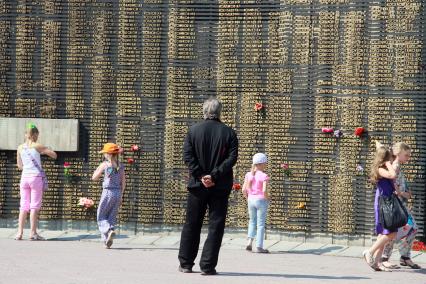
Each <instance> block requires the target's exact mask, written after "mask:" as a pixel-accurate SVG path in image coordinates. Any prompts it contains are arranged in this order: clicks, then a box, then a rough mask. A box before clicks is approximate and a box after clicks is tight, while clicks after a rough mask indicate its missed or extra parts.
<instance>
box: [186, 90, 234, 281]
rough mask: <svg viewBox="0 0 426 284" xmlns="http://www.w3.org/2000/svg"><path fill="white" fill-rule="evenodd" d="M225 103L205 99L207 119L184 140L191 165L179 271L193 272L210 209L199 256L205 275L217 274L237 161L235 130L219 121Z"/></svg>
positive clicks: (196, 125)
mask: <svg viewBox="0 0 426 284" xmlns="http://www.w3.org/2000/svg"><path fill="white" fill-rule="evenodd" d="M221 110H222V104H221V103H220V102H219V101H218V100H217V99H213V98H212V99H208V100H207V101H205V102H204V105H203V113H204V121H202V122H200V123H197V124H195V125H193V126H192V127H190V129H189V131H188V134H187V136H186V139H185V143H184V151H183V159H184V161H185V164H186V165H187V166H188V168H189V181H188V186H187V188H188V200H187V208H186V221H185V224H184V226H183V229H182V235H181V240H180V249H179V262H180V266H179V271H181V272H185V273H189V272H192V266H193V265H194V260H195V258H196V257H197V252H198V247H199V245H200V233H201V227H202V225H203V219H204V215H205V213H206V210H207V208H208V209H209V230H208V236H207V239H206V242H205V243H204V247H203V252H202V254H201V259H200V268H201V271H202V274H203V275H214V274H216V269H215V268H216V265H217V260H218V256H219V250H220V246H221V244H222V237H223V232H224V229H225V220H226V213H227V210H228V197H229V194H230V192H231V189H232V184H233V172H232V167H233V166H234V165H235V163H236V162H237V157H238V139H237V135H236V133H235V131H234V130H233V129H232V128H230V127H228V126H226V125H225V124H223V123H222V122H221V121H220V112H221Z"/></svg>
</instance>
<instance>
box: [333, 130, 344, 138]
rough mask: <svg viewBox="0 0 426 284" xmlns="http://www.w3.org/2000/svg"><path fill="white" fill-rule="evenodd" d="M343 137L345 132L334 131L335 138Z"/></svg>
mask: <svg viewBox="0 0 426 284" xmlns="http://www.w3.org/2000/svg"><path fill="white" fill-rule="evenodd" d="M342 136H343V131H342V130H340V129H338V130H335V131H334V137H336V138H340V137H342Z"/></svg>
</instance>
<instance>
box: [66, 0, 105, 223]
mask: <svg viewBox="0 0 426 284" xmlns="http://www.w3.org/2000/svg"><path fill="white" fill-rule="evenodd" d="M67 4H68V11H67V12H68V13H67V17H68V22H67V25H66V26H67V31H68V32H67V39H68V40H67V46H66V60H67V68H66V73H65V71H64V73H62V74H66V75H65V76H66V77H65V80H66V97H65V102H66V112H65V113H66V117H67V118H74V119H79V121H80V123H82V125H84V127H88V126H89V127H90V124H89V123H90V117H89V114H88V110H87V109H86V106H88V105H89V104H87V105H86V104H85V101H87V102H89V100H90V95H89V92H86V91H85V90H87V89H88V88H89V87H90V86H89V82H90V77H89V76H88V74H90V73H89V70H88V69H87V66H86V63H87V59H88V58H89V56H90V52H89V50H91V48H90V43H89V40H90V30H89V29H90V26H89V25H88V22H89V20H90V18H89V14H90V12H89V11H90V3H87V1H84V0H69V1H68V2H67ZM64 48H65V47H64ZM85 94H86V95H85ZM86 135H89V134H88V133H87V134H86V133H85V132H80V133H79V140H80V149H79V153H80V155H78V156H77V157H72V158H71V157H67V158H66V161H67V162H69V163H70V164H71V174H72V175H73V176H76V178H77V182H75V183H64V191H65V192H66V197H65V198H66V200H65V201H64V203H65V204H66V205H65V207H66V208H69V212H68V214H70V218H72V219H77V220H81V219H85V218H86V213H85V211H84V210H83V209H82V208H81V206H79V205H78V199H79V198H81V197H90V196H88V195H87V192H88V187H89V184H90V177H91V172H90V171H89V169H88V168H86V167H85V162H84V159H85V157H82V155H85V152H86V147H88V143H89V137H87V136H86ZM98 160H99V159H98V158H97V159H96V161H98ZM65 214H67V213H65Z"/></svg>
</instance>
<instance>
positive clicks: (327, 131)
mask: <svg viewBox="0 0 426 284" xmlns="http://www.w3.org/2000/svg"><path fill="white" fill-rule="evenodd" d="M321 131H322V133H333V132H334V129H333V128H328V127H323V128H322V129H321Z"/></svg>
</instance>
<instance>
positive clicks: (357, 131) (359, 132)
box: [354, 127, 365, 137]
mask: <svg viewBox="0 0 426 284" xmlns="http://www.w3.org/2000/svg"><path fill="white" fill-rule="evenodd" d="M364 133H365V128H364V127H357V128H356V129H355V132H354V134H355V135H356V136H358V137H361V136H362V135H363V134H364Z"/></svg>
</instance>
